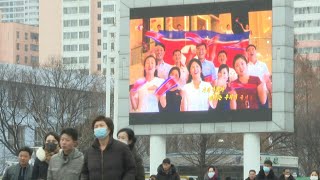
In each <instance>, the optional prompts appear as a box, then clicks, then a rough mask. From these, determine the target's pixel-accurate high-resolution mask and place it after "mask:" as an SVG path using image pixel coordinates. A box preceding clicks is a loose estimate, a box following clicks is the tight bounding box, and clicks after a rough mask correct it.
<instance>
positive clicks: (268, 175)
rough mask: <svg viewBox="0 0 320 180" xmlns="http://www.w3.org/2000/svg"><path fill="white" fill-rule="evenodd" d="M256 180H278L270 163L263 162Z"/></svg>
mask: <svg viewBox="0 0 320 180" xmlns="http://www.w3.org/2000/svg"><path fill="white" fill-rule="evenodd" d="M256 179H257V180H278V178H277V176H276V175H275V174H274V172H273V170H272V162H271V161H270V160H265V161H264V163H263V167H262V169H261V170H260V171H259V174H258V175H257V177H256Z"/></svg>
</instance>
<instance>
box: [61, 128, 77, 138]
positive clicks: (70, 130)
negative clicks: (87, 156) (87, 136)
mask: <svg viewBox="0 0 320 180" xmlns="http://www.w3.org/2000/svg"><path fill="white" fill-rule="evenodd" d="M63 134H66V135H68V136H71V138H72V140H74V141H78V131H77V130H76V129H75V128H65V129H63V130H62V131H61V133H60V136H62V135H63Z"/></svg>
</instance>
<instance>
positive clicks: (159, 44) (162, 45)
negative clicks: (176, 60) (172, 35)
mask: <svg viewBox="0 0 320 180" xmlns="http://www.w3.org/2000/svg"><path fill="white" fill-rule="evenodd" d="M157 46H161V47H162V48H163V50H164V51H166V46H164V44H162V43H158V44H156V46H155V47H157Z"/></svg>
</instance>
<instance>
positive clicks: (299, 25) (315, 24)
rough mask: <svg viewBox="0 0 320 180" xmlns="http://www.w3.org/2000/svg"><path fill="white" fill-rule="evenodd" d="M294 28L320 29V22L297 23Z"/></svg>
mask: <svg viewBox="0 0 320 180" xmlns="http://www.w3.org/2000/svg"><path fill="white" fill-rule="evenodd" d="M294 27H320V20H306V21H296V22H294Z"/></svg>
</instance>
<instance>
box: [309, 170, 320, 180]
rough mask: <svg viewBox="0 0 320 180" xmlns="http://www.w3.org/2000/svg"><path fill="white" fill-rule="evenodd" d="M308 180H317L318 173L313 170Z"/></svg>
mask: <svg viewBox="0 0 320 180" xmlns="http://www.w3.org/2000/svg"><path fill="white" fill-rule="evenodd" d="M310 180H319V172H318V171H316V170H313V171H312V172H311V174H310Z"/></svg>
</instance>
